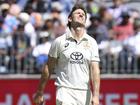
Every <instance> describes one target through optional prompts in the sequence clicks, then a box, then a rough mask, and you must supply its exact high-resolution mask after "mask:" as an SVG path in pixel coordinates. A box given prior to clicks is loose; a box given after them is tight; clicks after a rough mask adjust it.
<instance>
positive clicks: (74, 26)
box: [70, 22, 85, 28]
mask: <svg viewBox="0 0 140 105" xmlns="http://www.w3.org/2000/svg"><path fill="white" fill-rule="evenodd" d="M70 24H71V27H73V28H77V27H85V24H84V23H80V22H71V23H70Z"/></svg>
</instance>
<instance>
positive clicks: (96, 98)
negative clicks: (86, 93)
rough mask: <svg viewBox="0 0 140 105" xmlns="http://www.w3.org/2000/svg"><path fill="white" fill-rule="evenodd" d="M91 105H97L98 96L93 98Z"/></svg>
mask: <svg viewBox="0 0 140 105" xmlns="http://www.w3.org/2000/svg"><path fill="white" fill-rule="evenodd" d="M91 103H92V104H91V105H99V96H93V97H92V100H91Z"/></svg>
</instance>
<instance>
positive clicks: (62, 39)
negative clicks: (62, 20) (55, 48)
mask: <svg viewBox="0 0 140 105" xmlns="http://www.w3.org/2000/svg"><path fill="white" fill-rule="evenodd" d="M65 39H66V33H64V34H63V35H61V36H59V37H57V38H56V39H54V41H53V43H60V42H62V41H64V40H65Z"/></svg>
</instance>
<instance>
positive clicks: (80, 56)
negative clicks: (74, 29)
mask: <svg viewBox="0 0 140 105" xmlns="http://www.w3.org/2000/svg"><path fill="white" fill-rule="evenodd" d="M70 57H71V59H73V60H81V59H83V54H82V53H80V52H73V53H72V54H71V55H70Z"/></svg>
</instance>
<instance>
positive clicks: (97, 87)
mask: <svg viewBox="0 0 140 105" xmlns="http://www.w3.org/2000/svg"><path fill="white" fill-rule="evenodd" d="M98 71H99V70H95V71H94V72H93V80H92V84H93V95H94V96H99V91H100V73H99V72H98Z"/></svg>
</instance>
